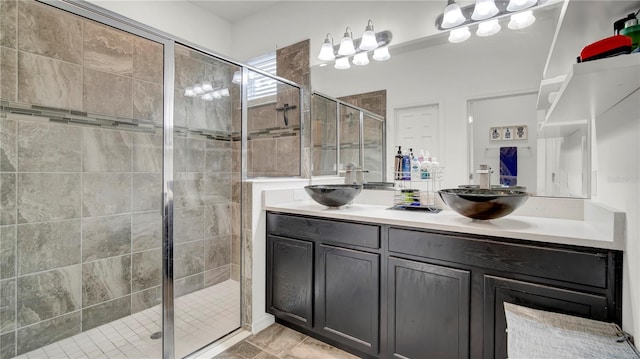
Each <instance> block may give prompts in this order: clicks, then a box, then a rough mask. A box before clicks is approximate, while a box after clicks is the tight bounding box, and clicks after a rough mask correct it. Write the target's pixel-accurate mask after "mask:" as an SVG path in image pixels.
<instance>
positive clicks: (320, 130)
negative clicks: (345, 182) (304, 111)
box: [311, 93, 385, 182]
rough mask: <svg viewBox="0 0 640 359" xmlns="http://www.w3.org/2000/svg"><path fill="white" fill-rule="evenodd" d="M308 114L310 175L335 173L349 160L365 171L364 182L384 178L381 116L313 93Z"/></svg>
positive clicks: (383, 135) (383, 128)
mask: <svg viewBox="0 0 640 359" xmlns="http://www.w3.org/2000/svg"><path fill="white" fill-rule="evenodd" d="M311 118H312V121H311V157H312V161H313V163H312V174H313V175H314V176H326V175H335V174H336V173H338V172H339V171H344V170H346V168H347V165H348V164H353V165H354V166H355V167H359V168H362V169H363V170H365V171H367V172H365V174H364V179H365V181H366V182H383V181H384V178H385V161H384V156H385V121H384V117H382V116H378V115H376V114H374V113H372V112H369V111H366V110H363V109H361V108H358V107H355V106H352V105H348V104H345V103H343V102H342V101H340V100H336V99H333V98H330V97H328V96H325V95H321V94H318V93H313V94H312V96H311ZM336 149H337V151H336Z"/></svg>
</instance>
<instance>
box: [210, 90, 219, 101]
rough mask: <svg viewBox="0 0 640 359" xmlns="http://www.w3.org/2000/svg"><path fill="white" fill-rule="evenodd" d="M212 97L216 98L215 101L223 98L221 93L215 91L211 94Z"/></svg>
mask: <svg viewBox="0 0 640 359" xmlns="http://www.w3.org/2000/svg"><path fill="white" fill-rule="evenodd" d="M211 96H212V97H213V98H215V99H218V98H221V97H222V95H221V94H220V91H213V92H212V93H211Z"/></svg>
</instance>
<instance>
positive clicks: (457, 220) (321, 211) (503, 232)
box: [264, 200, 624, 250]
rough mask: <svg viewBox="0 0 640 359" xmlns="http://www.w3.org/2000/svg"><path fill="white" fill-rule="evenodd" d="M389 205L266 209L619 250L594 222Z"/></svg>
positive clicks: (307, 203) (306, 204) (619, 242)
mask: <svg viewBox="0 0 640 359" xmlns="http://www.w3.org/2000/svg"><path fill="white" fill-rule="evenodd" d="M388 208H389V206H379V205H368V204H352V205H350V206H346V207H342V208H340V209H334V208H327V207H325V206H321V205H319V204H317V203H315V202H313V201H311V200H299V201H294V202H287V203H280V204H266V205H265V207H264V209H266V210H268V211H276V212H285V213H292V214H302V215H310V216H317V217H325V218H335V219H344V220H352V221H360V222H371V223H376V224H389V225H397V226H406V227H415V228H424V229H434V230H441V231H450V232H458V233H468V234H479V235H487V236H496V237H506V238H516V239H524V240H530V241H537V242H547V243H558V244H569V245H578V246H584V247H594V248H603V249H616V250H622V249H623V248H624V243H623V242H624V240H623V238H619V237H621V236H616V235H611V233H606V232H603V231H602V228H601V226H599V225H598V224H597V223H590V222H586V221H583V220H568V219H554V218H540V217H528V216H515V215H510V216H507V217H504V218H500V219H494V220H490V221H477V220H472V219H470V218H467V217H464V216H461V215H459V214H457V213H455V212H453V211H442V212H440V213H437V214H433V213H426V212H415V211H403V210H389V209H388Z"/></svg>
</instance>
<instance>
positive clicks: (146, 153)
mask: <svg viewBox="0 0 640 359" xmlns="http://www.w3.org/2000/svg"><path fill="white" fill-rule="evenodd" d="M96 17H98V16H96ZM100 21H103V22H98V21H94V20H90V19H89V18H88V17H81V16H78V15H74V14H72V13H69V12H66V11H63V10H60V9H57V8H54V7H52V6H49V5H46V4H42V3H38V2H35V1H11V0H6V1H5V0H3V1H2V4H1V5H0V23H2V25H3V29H2V30H3V34H2V35H3V36H2V37H1V40H0V65H1V66H2V78H1V80H2V83H1V86H0V97H1V98H2V102H1V103H0V107H1V108H0V357H1V358H2V359H5V358H11V357H14V356H22V355H27V354H28V355H30V356H31V357H52V358H66V357H91V358H94V357H125V356H129V357H159V356H161V353H162V351H161V348H162V347H161V341H160V340H156V339H153V338H152V335H153V334H154V333H156V332H159V331H160V330H161V316H160V314H161V308H160V299H161V277H162V275H161V264H162V261H161V258H162V256H161V246H162V216H161V211H162V200H161V198H162V197H161V193H162V172H161V171H162V133H163V120H164V119H163V112H162V108H163V80H164V78H163V51H164V47H163V46H164V45H163V43H161V42H156V41H151V40H149V39H148V38H146V37H142V36H138V35H135V34H133V33H131V32H126V31H122V30H120V29H118V28H116V27H114V26H109V25H106V23H108V22H110V21H111V20H110V19H109V20H107V19H104V18H101V20H100ZM7 29H9V31H7V32H4V31H5V30H7ZM51 29H56V35H60V36H53V33H52V32H51ZM145 36H150V35H149V34H145ZM150 37H152V36H150Z"/></svg>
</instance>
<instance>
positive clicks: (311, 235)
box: [267, 213, 380, 249]
mask: <svg viewBox="0 0 640 359" xmlns="http://www.w3.org/2000/svg"><path fill="white" fill-rule="evenodd" d="M267 232H268V233H270V234H276V235H279V236H285V237H291V238H299V239H308V240H314V241H320V242H324V243H338V244H348V245H353V246H359V247H367V248H374V249H377V248H380V227H378V226H376V225H367V224H360V223H349V222H339V221H337V220H323V219H317V218H308V217H298V216H290V215H284V214H275V213H267Z"/></svg>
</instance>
